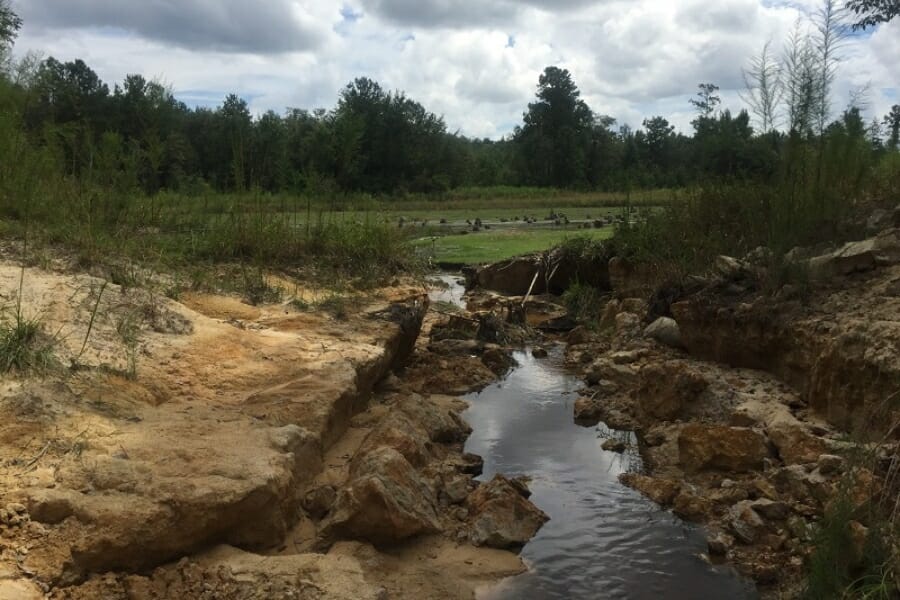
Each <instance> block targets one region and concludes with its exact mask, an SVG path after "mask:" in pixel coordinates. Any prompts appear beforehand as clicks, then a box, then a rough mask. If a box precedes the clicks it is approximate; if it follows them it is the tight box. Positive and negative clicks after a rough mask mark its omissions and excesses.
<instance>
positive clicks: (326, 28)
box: [12, 0, 900, 139]
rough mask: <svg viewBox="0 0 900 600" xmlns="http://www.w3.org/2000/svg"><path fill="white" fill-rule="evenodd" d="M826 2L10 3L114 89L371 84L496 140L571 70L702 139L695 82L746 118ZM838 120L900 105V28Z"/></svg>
mask: <svg viewBox="0 0 900 600" xmlns="http://www.w3.org/2000/svg"><path fill="white" fill-rule="evenodd" d="M819 3H820V2H819V0H792V1H788V0H716V1H714V2H710V1H709V0H346V1H343V2H342V1H341V0H338V1H335V2H332V1H329V0H264V1H256V2H252V1H248V0H178V1H177V2H176V1H173V0H12V5H13V8H14V10H16V12H18V14H19V15H20V16H21V17H22V18H23V20H24V27H23V28H22V31H21V32H20V36H19V39H18V41H17V44H16V53H17V54H18V55H20V56H21V55H23V54H25V53H26V52H31V51H34V52H40V53H42V54H43V55H44V56H54V57H56V58H57V59H60V60H73V59H75V58H81V59H83V60H84V61H85V62H87V63H88V65H89V66H90V67H92V68H93V69H94V70H95V71H97V73H98V74H99V75H100V77H101V78H102V79H104V80H105V81H106V82H107V83H110V85H112V84H113V83H115V82H117V81H121V80H123V79H124V77H125V75H127V74H130V73H140V74H142V75H144V76H145V77H148V78H153V79H156V80H158V81H161V82H163V83H164V84H166V85H168V86H170V87H171V89H172V90H173V92H174V93H175V95H176V96H177V97H178V98H179V99H180V100H183V101H184V102H185V103H187V104H188V105H190V106H195V105H203V106H216V105H218V104H220V103H221V101H222V99H223V98H224V97H225V95H226V94H228V93H237V94H238V95H240V96H242V97H243V98H244V99H246V100H247V101H248V102H249V104H250V107H251V109H252V111H253V112H254V113H257V114H259V113H262V112H264V111H266V110H270V109H271V110H275V111H277V112H282V111H284V110H285V109H287V108H288V107H296V108H307V109H313V108H320V107H321V108H332V107H333V106H334V105H335V103H336V100H337V97H338V94H339V92H340V90H341V88H343V87H344V86H345V85H346V84H347V83H348V82H350V81H352V80H353V79H354V78H356V77H360V76H366V77H370V78H372V79H375V80H376V81H378V82H380V83H381V84H382V86H383V87H385V88H387V89H391V90H403V91H405V92H406V93H407V95H408V96H410V97H412V98H413V99H415V100H418V101H419V102H421V103H422V104H423V105H424V106H425V107H426V108H427V109H428V110H430V111H432V112H435V113H437V114H439V115H442V116H443V117H444V119H445V121H446V123H447V126H448V129H450V130H451V131H458V132H460V133H462V134H464V135H467V136H472V137H488V138H493V139H497V138H500V137H502V136H504V135H508V134H509V133H510V132H511V131H512V130H513V128H514V127H515V126H516V125H517V124H519V123H520V122H521V118H522V113H523V111H524V110H525V109H526V107H527V104H528V102H529V101H531V100H532V99H533V98H534V93H535V88H536V85H537V80H538V76H539V75H540V73H541V71H543V69H544V68H545V67H547V66H549V65H556V66H559V67H563V68H566V69H568V70H569V71H570V72H571V73H572V75H573V77H574V79H575V82H576V84H577V85H578V86H579V88H580V89H581V92H582V97H583V98H584V99H585V100H586V101H587V103H588V104H589V106H590V107H591V108H592V109H593V110H594V111H595V112H596V113H599V114H605V115H610V116H612V117H614V118H616V119H617V121H618V123H619V124H627V125H630V126H632V127H639V126H640V124H641V122H642V120H643V119H644V118H647V117H651V116H655V115H662V116H664V117H666V118H667V119H669V121H670V122H671V123H673V124H674V125H675V126H676V127H677V128H678V129H679V130H682V131H685V132H688V131H690V121H691V119H692V118H693V115H692V112H691V107H690V105H689V104H688V99H689V98H690V97H691V96H692V95H693V94H694V93H695V92H696V89H697V84H698V83H701V82H712V83H715V84H717V85H719V86H720V88H721V90H722V91H721V95H722V99H723V105H724V106H725V107H728V108H730V109H732V110H739V109H740V108H742V107H743V106H744V105H743V103H742V101H741V98H740V91H741V90H742V89H743V82H742V77H741V69H742V67H746V66H748V64H749V61H750V60H751V58H752V57H753V56H755V55H756V54H758V53H759V51H760V49H761V48H762V46H763V44H765V43H766V41H768V40H771V41H772V44H773V47H774V48H776V49H779V50H780V48H781V47H782V46H783V43H784V40H785V39H786V37H787V36H788V34H789V33H790V32H791V31H792V30H793V28H794V27H795V24H796V23H797V22H798V19H803V18H804V15H808V14H810V12H811V11H814V10H815V9H816V8H817V7H818V6H819ZM842 57H843V61H842V63H841V65H840V68H839V71H838V75H837V80H836V82H835V94H834V105H835V106H834V109H835V114H837V113H838V112H839V111H840V110H841V109H843V108H844V107H845V106H846V105H847V103H848V102H849V99H850V98H851V97H852V96H854V95H856V93H855V92H857V91H858V90H861V89H865V90H866V92H865V93H864V94H863V98H864V99H865V106H864V108H865V113H866V115H867V116H868V118H872V117H874V116H876V115H884V114H886V113H887V112H888V109H889V108H890V106H891V105H893V104H897V103H900V20H895V22H893V23H891V24H889V25H882V26H880V27H878V28H877V29H875V30H874V31H872V30H870V31H869V32H867V33H866V34H864V35H857V36H853V37H852V38H850V39H849V40H847V42H846V44H845V45H844V47H843V49H842Z"/></svg>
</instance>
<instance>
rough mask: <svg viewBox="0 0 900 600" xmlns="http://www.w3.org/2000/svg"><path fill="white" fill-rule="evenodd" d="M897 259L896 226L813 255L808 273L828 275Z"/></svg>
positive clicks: (899, 259)
mask: <svg viewBox="0 0 900 600" xmlns="http://www.w3.org/2000/svg"><path fill="white" fill-rule="evenodd" d="M897 262H900V229H897V228H895V229H888V230H886V231H882V232H881V233H879V234H878V235H877V236H875V237H874V238H869V239H866V240H862V241H859V242H850V243H848V244H845V245H844V246H843V247H841V248H839V249H838V250H835V251H834V252H832V253H830V254H825V255H822V256H816V257H814V258H811V259H810V260H809V274H810V277H812V278H813V279H827V278H829V277H836V276H842V275H849V274H851V273H856V272H859V271H869V270H871V269H874V268H875V267H877V266H887V265H893V264H897Z"/></svg>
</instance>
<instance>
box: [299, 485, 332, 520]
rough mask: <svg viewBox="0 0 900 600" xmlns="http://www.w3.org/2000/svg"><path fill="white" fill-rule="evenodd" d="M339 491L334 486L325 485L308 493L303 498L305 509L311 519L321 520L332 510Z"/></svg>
mask: <svg viewBox="0 0 900 600" xmlns="http://www.w3.org/2000/svg"><path fill="white" fill-rule="evenodd" d="M336 498H337V491H336V490H335V489H334V486H332V485H323V486H319V487H317V488H315V489H312V490H310V491H308V492H306V495H305V496H304V497H303V509H304V510H305V511H306V512H307V514H308V515H309V516H310V518H313V519H321V518H322V517H324V516H325V515H327V514H328V512H329V511H330V510H331V507H332V505H333V504H334V501H335V499H336Z"/></svg>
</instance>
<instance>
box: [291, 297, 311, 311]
mask: <svg viewBox="0 0 900 600" xmlns="http://www.w3.org/2000/svg"><path fill="white" fill-rule="evenodd" d="M288 305H290V306H291V308H293V309H295V310H299V311H305V310H309V302H307V301H306V300H304V299H303V298H293V299H292V300H291V301H290V302H288Z"/></svg>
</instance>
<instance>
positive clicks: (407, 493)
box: [321, 448, 440, 544]
mask: <svg viewBox="0 0 900 600" xmlns="http://www.w3.org/2000/svg"><path fill="white" fill-rule="evenodd" d="M439 530H440V523H439V521H438V518H437V513H436V512H435V497H434V492H433V490H432V489H431V488H430V487H429V486H428V485H427V484H426V483H425V482H424V481H423V480H422V478H421V477H420V475H419V474H418V473H417V472H416V471H415V469H413V467H412V465H410V463H409V462H408V461H407V460H406V459H405V458H404V457H403V456H402V455H401V454H400V453H399V452H397V451H396V450H394V449H392V448H379V449H377V450H373V451H371V452H368V453H366V454H364V455H362V456H357V457H356V458H355V459H354V460H353V462H352V463H351V466H350V480H349V484H348V485H347V486H346V487H344V488H342V489H341V490H340V491H339V492H338V495H337V499H336V500H335V503H334V506H333V508H332V511H331V514H330V515H329V516H328V518H327V519H326V521H325V522H324V523H323V526H322V528H321V531H322V537H324V538H330V537H334V536H338V537H347V538H352V539H360V540H366V541H370V542H372V543H374V544H391V543H396V542H399V541H401V540H404V539H407V538H409V537H412V536H414V535H418V534H422V533H435V532H437V531H439Z"/></svg>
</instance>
